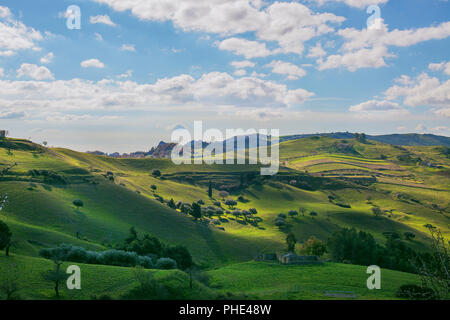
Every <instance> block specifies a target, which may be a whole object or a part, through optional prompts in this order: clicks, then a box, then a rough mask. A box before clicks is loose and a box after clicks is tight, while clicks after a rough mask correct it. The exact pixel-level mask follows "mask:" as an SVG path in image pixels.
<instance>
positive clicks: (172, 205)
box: [167, 199, 177, 209]
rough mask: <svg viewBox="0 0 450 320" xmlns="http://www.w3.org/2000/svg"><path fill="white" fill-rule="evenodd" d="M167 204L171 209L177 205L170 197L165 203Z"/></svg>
mask: <svg viewBox="0 0 450 320" xmlns="http://www.w3.org/2000/svg"><path fill="white" fill-rule="evenodd" d="M167 205H168V206H169V207H170V208H172V209H175V208H176V207H177V206H176V204H175V201H173V199H170V200H169V202H168V203H167Z"/></svg>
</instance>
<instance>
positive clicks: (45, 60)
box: [40, 52, 55, 64]
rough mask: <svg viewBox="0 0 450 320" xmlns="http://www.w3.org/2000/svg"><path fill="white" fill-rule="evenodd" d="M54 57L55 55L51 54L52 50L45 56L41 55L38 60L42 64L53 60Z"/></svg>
mask: <svg viewBox="0 0 450 320" xmlns="http://www.w3.org/2000/svg"><path fill="white" fill-rule="evenodd" d="M54 57H55V55H54V54H53V52H49V53H47V54H46V55H45V56H43V57H42V58H41V60H40V61H41V63H43V64H48V63H51V62H52V61H53V58H54Z"/></svg>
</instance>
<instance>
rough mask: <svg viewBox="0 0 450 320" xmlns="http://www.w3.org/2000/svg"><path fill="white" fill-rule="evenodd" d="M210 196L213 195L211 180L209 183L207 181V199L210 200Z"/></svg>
mask: <svg viewBox="0 0 450 320" xmlns="http://www.w3.org/2000/svg"><path fill="white" fill-rule="evenodd" d="M212 194H213V191H212V182H211V180H210V181H209V185H208V197H210V198H212Z"/></svg>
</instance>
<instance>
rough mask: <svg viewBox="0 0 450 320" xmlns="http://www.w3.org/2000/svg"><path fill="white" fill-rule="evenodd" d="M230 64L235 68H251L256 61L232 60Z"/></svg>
mask: <svg viewBox="0 0 450 320" xmlns="http://www.w3.org/2000/svg"><path fill="white" fill-rule="evenodd" d="M230 65H232V66H233V67H235V68H236V69H243V68H253V67H254V66H255V65H256V63H254V62H251V61H248V60H243V61H232V62H231V63H230Z"/></svg>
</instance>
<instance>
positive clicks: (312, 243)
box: [301, 236, 327, 257]
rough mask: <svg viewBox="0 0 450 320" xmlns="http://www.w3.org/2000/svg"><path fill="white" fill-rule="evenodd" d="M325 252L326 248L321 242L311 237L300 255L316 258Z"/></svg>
mask: <svg viewBox="0 0 450 320" xmlns="http://www.w3.org/2000/svg"><path fill="white" fill-rule="evenodd" d="M326 251H327V247H326V246H325V244H324V243H323V241H321V240H319V239H317V238H316V237H314V236H312V237H311V238H309V239H308V241H306V242H305V243H304V244H303V246H302V248H301V253H303V254H306V255H308V256H318V257H321V256H323V254H324V253H325V252H326Z"/></svg>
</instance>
